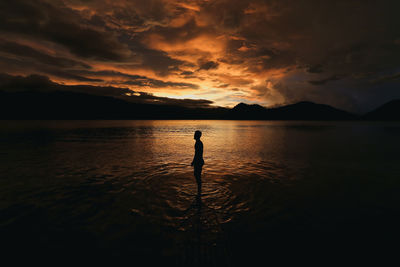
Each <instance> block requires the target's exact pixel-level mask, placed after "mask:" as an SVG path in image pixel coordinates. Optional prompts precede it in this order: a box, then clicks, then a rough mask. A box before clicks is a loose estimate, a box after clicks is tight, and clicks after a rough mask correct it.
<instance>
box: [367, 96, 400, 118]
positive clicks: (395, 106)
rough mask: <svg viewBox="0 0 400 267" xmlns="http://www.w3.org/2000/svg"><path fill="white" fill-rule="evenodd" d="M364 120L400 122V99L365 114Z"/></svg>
mask: <svg viewBox="0 0 400 267" xmlns="http://www.w3.org/2000/svg"><path fill="white" fill-rule="evenodd" d="M362 119H364V120H378V121H389V120H390V121H398V120H400V99H396V100H392V101H390V102H388V103H386V104H384V105H382V106H380V107H378V108H377V109H375V110H373V111H371V112H369V113H367V114H365V115H364V116H363V117H362Z"/></svg>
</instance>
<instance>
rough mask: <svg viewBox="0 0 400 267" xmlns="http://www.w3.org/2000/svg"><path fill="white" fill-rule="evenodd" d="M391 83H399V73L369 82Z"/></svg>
mask: <svg viewBox="0 0 400 267" xmlns="http://www.w3.org/2000/svg"><path fill="white" fill-rule="evenodd" d="M392 81H400V73H395V74H391V75H385V76H382V77H379V78H377V79H375V80H373V81H371V82H372V83H385V82H392Z"/></svg>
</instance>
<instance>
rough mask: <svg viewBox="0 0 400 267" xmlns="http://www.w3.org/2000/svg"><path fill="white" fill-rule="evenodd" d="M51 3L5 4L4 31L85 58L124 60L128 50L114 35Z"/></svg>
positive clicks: (1, 8)
mask: <svg viewBox="0 0 400 267" xmlns="http://www.w3.org/2000/svg"><path fill="white" fill-rule="evenodd" d="M50 3H51V2H44V1H38V0H32V1H24V0H13V1H1V2H0V31H3V32H6V33H7V32H8V33H13V34H15V33H19V34H21V35H24V36H29V37H31V38H43V39H46V40H49V41H53V42H56V43H59V44H61V45H64V46H66V47H67V48H68V49H69V50H70V51H71V52H72V53H74V54H76V55H77V56H80V57H84V58H95V59H99V60H123V59H124V57H125V56H126V54H127V52H128V50H127V49H126V46H124V45H122V44H121V43H120V42H118V41H117V39H116V36H115V35H114V34H113V33H112V32H108V33H105V32H102V31H101V30H98V29H95V28H93V27H90V26H89V25H88V24H87V23H86V22H85V21H84V20H83V19H82V18H81V17H80V16H79V15H77V14H75V13H74V12H72V11H71V10H70V9H67V8H65V7H63V6H61V7H55V6H53V5H52V4H50Z"/></svg>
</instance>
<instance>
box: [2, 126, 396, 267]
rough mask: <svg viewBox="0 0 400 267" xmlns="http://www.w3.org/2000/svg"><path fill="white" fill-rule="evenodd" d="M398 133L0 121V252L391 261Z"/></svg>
mask: <svg viewBox="0 0 400 267" xmlns="http://www.w3.org/2000/svg"><path fill="white" fill-rule="evenodd" d="M196 130H200V131H201V132H202V138H201V140H202V142H203V144H204V155H203V157H204V161H205V165H204V166H203V172H202V192H201V194H198V191H197V184H196V181H195V178H194V176H193V167H192V166H191V164H190V163H191V161H192V159H193V155H194V143H195V140H194V139H193V134H194V132H195V131H196ZM399 137H400V123H398V122H365V121H346V122H318V121H313V122H310V121H233V120H123V121H117V120H112V121H102V120H92V121H1V122H0V240H1V243H2V245H1V246H2V249H1V252H0V253H1V254H2V258H3V257H10V258H11V259H12V260H13V261H15V262H18V261H23V260H26V261H28V262H30V263H33V262H39V263H44V262H50V263H55V264H57V263H63V262H68V261H69V262H71V263H82V262H88V263H93V264H94V263H104V262H111V263H113V264H117V263H121V264H122V263H124V264H125V263H126V262H128V264H129V265H132V266H267V265H271V264H272V263H279V264H284V263H291V264H292V263H295V264H297V263H309V264H311V263H316V264H317V265H319V266H326V265H328V264H329V263H335V264H342V263H344V262H345V263H351V262H353V263H355V264H357V263H360V262H361V261H365V262H371V261H372V260H378V262H379V263H383V261H385V260H389V259H390V260H391V261H393V260H397V261H398V259H397V258H398V257H397V256H396V255H398V249H399V237H400V234H399V233H400V231H399V227H400V141H399ZM260 262H261V263H262V264H260Z"/></svg>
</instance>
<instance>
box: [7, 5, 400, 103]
mask: <svg viewBox="0 0 400 267" xmlns="http://www.w3.org/2000/svg"><path fill="white" fill-rule="evenodd" d="M398 10H400V2H399V1H395V0H384V1H362V0H337V1H320V0H213V1H202V0H190V1H189V0H176V1H175V0H148V1H142V0H129V1H128V0H115V1H108V0H91V1H89V0H51V1H50V0H32V1H24V0H14V1H1V2H0V36H1V40H0V60H1V61H2V62H0V68H1V70H0V71H3V72H4V71H7V72H9V73H25V74H29V73H42V74H45V75H48V76H50V77H51V78H53V77H59V78H60V79H61V78H63V79H66V80H68V81H77V82H88V83H92V84H93V83H96V84H98V85H102V83H103V82H104V83H107V84H110V79H111V78H115V81H114V80H113V82H116V83H115V85H117V84H119V85H121V86H122V85H123V84H126V86H130V85H132V86H135V87H140V86H143V87H149V88H157V87H164V88H165V90H166V91H168V93H171V92H173V89H172V88H176V89H177V90H181V89H189V90H190V89H196V90H197V89H200V90H203V91H202V93H205V91H206V90H208V91H207V92H209V95H208V97H210V98H211V97H213V96H212V94H211V92H213V91H212V90H213V88H217V87H219V88H220V89H221V90H220V91H219V92H222V91H224V90H225V92H226V93H227V94H228V93H229V92H231V90H232V87H235V88H238V90H241V93H242V94H243V95H244V96H245V97H243V99H242V100H246V99H248V100H250V101H257V102H258V103H262V104H268V105H272V104H279V103H290V102H293V101H299V100H311V101H319V102H322V103H329V104H332V105H336V106H338V107H342V108H346V109H355V108H356V107H357V108H358V107H360V109H363V108H364V109H366V108H365V107H367V106H368V105H369V106H371V105H374V103H375V102H376V101H377V99H383V98H382V97H377V96H378V95H379V94H387V95H386V97H385V99H389V98H394V97H398V96H399V93H397V92H398V90H397V91H396V90H394V89H393V88H392V86H394V85H393V84H396V83H397V82H398V73H399V69H400V64H399V62H400V41H399V40H400V20H399V19H398ZM26 40H28V41H29V42H24V41H26ZM34 44H40V45H41V46H44V45H48V51H47V50H46V49H39V48H38V46H35V45H34ZM59 47H62V48H63V49H59ZM64 50H65V51H67V52H68V53H66V52H65V51H64ZM104 69H113V70H118V71H116V72H115V73H111V72H102V71H99V70H104ZM231 70H232V72H230V71H231ZM136 71H137V73H140V75H131V74H125V72H129V73H135V72H136ZM147 76H149V77H153V78H149V77H147ZM183 79H184V81H185V82H182V80H183ZM199 80H202V81H204V83H203V85H202V84H200V83H199V85H196V83H197V82H198V81H199ZM266 80H268V82H267V83H268V85H266V82H265V81H266ZM241 81H248V82H247V83H244V82H241ZM111 84H114V83H111ZM225 85H227V86H225ZM202 86H204V88H203V87H202ZM212 87H213V88H212ZM389 87H390V88H389ZM254 88H256V89H254ZM381 88H389V89H387V90H381ZM110 90H112V89H110ZM252 92H253V93H252ZM225 95H226V94H225ZM215 99H226V98H225V97H223V96H222V95H221V96H219V97H218V98H215ZM225 104H226V102H225ZM360 105H361V106H360Z"/></svg>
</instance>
